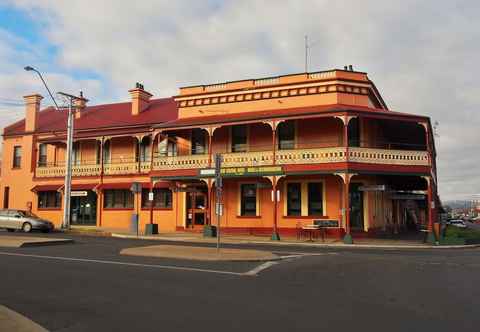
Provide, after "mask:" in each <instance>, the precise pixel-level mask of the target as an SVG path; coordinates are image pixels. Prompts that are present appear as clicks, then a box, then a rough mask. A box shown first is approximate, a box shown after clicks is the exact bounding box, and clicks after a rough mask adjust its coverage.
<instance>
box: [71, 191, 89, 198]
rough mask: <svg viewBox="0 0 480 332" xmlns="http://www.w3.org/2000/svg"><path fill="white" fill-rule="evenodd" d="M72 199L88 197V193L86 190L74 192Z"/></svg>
mask: <svg viewBox="0 0 480 332" xmlns="http://www.w3.org/2000/svg"><path fill="white" fill-rule="evenodd" d="M70 196H71V197H85V196H88V192H87V191H85V190H82V191H72V192H70Z"/></svg>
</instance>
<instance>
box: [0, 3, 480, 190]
mask: <svg viewBox="0 0 480 332" xmlns="http://www.w3.org/2000/svg"><path fill="white" fill-rule="evenodd" d="M479 17H480V1H478V0H470V1H454V0H451V1H447V0H432V1H428V0H424V1H420V0H419V1H411V0H398V1H393V0H392V1H385V0H379V1H373V0H372V1H367V0H362V1H356V0H350V1H342V0H336V1H329V0H325V1H324V0H302V1H299V0H291V1H289V0H236V1H233V0H232V1H229V0H226V1H220V0H204V1H196V0H195V1H194V0H190V1H181V0H175V1H172V0H166V1H164V0H152V1H146V0H142V1H120V0H95V1H93V0H69V1H54V0H0V114H1V116H0V127H2V128H3V126H5V125H6V124H8V123H11V122H12V121H14V120H17V119H19V118H21V117H22V115H23V108H22V107H21V106H20V105H19V104H21V102H22V96H23V95H25V94H29V93H33V92H40V93H41V94H43V95H44V96H46V92H45V91H44V89H43V87H42V86H41V85H40V82H39V81H38V79H36V78H35V77H33V76H32V74H31V73H27V72H25V71H23V70H22V68H23V67H24V66H25V65H27V64H30V65H33V66H35V67H37V68H39V69H40V70H41V71H42V72H44V73H45V76H46V79H47V80H48V82H49V85H50V86H51V88H52V89H53V90H55V91H58V90H63V91H70V92H73V93H77V92H78V91H80V90H82V91H84V94H85V96H86V97H87V98H89V99H90V100H91V103H94V104H95V103H102V102H111V101H124V100H127V99H128V98H129V96H128V92H127V90H128V89H129V88H131V87H133V85H134V83H135V82H136V81H140V82H143V83H144V85H145V88H146V89H147V90H149V91H150V92H152V93H153V94H154V95H156V96H170V95H172V94H175V93H176V92H177V90H176V89H177V88H178V87H179V86H182V85H188V84H203V83H212V82H218V81H225V80H236V79H242V78H251V77H262V76H272V75H278V74H286V73H293V72H301V71H303V68H304V55H303V52H304V49H303V46H304V35H306V34H307V35H308V36H309V38H310V40H311V42H312V48H311V57H310V67H309V68H310V71H316V70H325V69H331V68H342V67H343V65H345V64H353V65H354V68H355V69H357V70H361V71H366V72H368V73H369V77H370V79H372V80H373V81H374V82H375V83H376V84H377V86H378V87H379V89H380V91H381V92H382V95H383V97H384V99H385V100H386V102H387V103H388V105H389V106H390V108H391V109H393V110H397V111H401V112H409V113H418V114H423V115H427V116H430V117H431V118H432V120H433V121H438V127H437V134H438V136H437V138H436V144H437V150H438V164H439V178H440V194H441V196H442V199H457V198H458V199H465V198H467V199H468V198H471V195H472V194H477V193H479V194H480V153H479V152H480V151H479V150H480V149H479V142H480V90H479V88H480V69H479V68H480V64H479V61H480V20H479ZM45 101H46V102H48V100H46V99H45Z"/></svg>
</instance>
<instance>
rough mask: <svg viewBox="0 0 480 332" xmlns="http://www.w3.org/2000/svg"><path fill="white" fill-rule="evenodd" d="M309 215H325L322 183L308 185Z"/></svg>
mask: <svg viewBox="0 0 480 332" xmlns="http://www.w3.org/2000/svg"><path fill="white" fill-rule="evenodd" d="M308 215H309V216H322V215H323V184H322V183H321V182H310V183H308Z"/></svg>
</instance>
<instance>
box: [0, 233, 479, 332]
mask: <svg viewBox="0 0 480 332" xmlns="http://www.w3.org/2000/svg"><path fill="white" fill-rule="evenodd" d="M3 234H4V233H0V236H3ZM41 236H44V235H43V234H42V235H41ZM49 236H58V235H55V234H52V235H49ZM64 237H65V236H64ZM68 237H69V238H73V239H74V240H75V241H76V243H75V244H69V245H59V246H48V247H35V248H20V249H11V248H10V249H7V248H0V266H1V270H0V304H3V305H6V306H7V307H9V308H11V309H13V310H16V311H18V312H19V313H21V314H23V315H25V316H27V317H28V318H30V319H32V320H34V321H35V322H37V323H39V324H40V325H42V326H44V327H45V328H47V329H49V330H50V331H188V330H196V331H323V330H324V331H367V330H368V331H385V330H388V331H422V330H423V331H453V330H458V331H478V326H480V315H478V308H479V307H480V287H478V280H480V279H479V277H480V250H479V249H470V250H458V249H457V250H436V251H434V250H422V251H393V250H392V251H378V250H365V249H362V250H352V249H349V250H346V249H343V250H340V249H335V250H331V249H330V250H327V249H305V248H298V249H295V248H290V247H289V248H288V252H287V250H279V248H278V247H272V248H269V247H268V246H248V247H250V248H257V249H270V250H271V251H274V252H279V253H280V254H281V255H283V256H291V257H290V258H287V259H284V260H281V261H279V262H278V263H277V264H274V265H271V266H267V267H268V268H265V269H263V270H260V269H258V270H256V269H257V268H258V266H259V263H249V262H246V263H229V262H222V263H219V262H192V261H178V260H168V259H158V258H142V257H127V256H119V255H118V252H119V251H120V250H121V249H122V248H127V247H135V246H143V245H149V244H159V242H158V241H155V242H149V241H137V240H126V239H114V238H97V237H82V236H68ZM170 244H171V243H170ZM233 247H235V246H233ZM299 253H301V255H299ZM249 271H250V272H251V271H259V272H258V273H257V274H256V273H255V272H254V273H249Z"/></svg>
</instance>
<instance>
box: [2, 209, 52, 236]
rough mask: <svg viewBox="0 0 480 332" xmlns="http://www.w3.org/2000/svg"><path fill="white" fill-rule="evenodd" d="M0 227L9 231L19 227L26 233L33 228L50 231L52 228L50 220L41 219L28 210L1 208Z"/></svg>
mask: <svg viewBox="0 0 480 332" xmlns="http://www.w3.org/2000/svg"><path fill="white" fill-rule="evenodd" d="M0 228H5V229H7V230H8V231H9V232H13V231H14V230H16V229H21V230H22V231H24V232H26V233H28V232H31V231H32V230H34V229H35V230H40V231H42V232H50V231H51V230H53V229H54V226H53V224H52V223H51V222H50V221H48V220H44V219H41V218H40V217H38V216H36V215H35V214H33V213H31V212H28V211H23V210H12V209H2V210H0Z"/></svg>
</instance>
